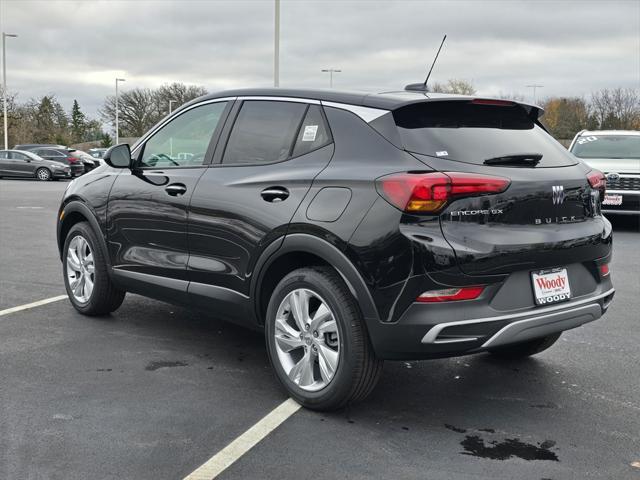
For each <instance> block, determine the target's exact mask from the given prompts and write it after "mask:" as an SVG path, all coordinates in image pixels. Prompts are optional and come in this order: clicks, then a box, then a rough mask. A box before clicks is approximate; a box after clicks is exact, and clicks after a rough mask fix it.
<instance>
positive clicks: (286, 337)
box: [275, 318, 304, 353]
mask: <svg viewBox="0 0 640 480" xmlns="http://www.w3.org/2000/svg"><path fill="white" fill-rule="evenodd" d="M275 336H276V342H278V345H279V346H280V348H281V349H282V350H283V351H285V352H287V353H288V352H290V351H291V350H295V349H296V348H300V347H303V346H304V342H303V341H302V339H301V338H300V332H299V331H297V330H296V329H295V328H293V327H292V326H291V325H289V324H288V323H287V321H286V320H284V319H283V318H277V319H276V332H275Z"/></svg>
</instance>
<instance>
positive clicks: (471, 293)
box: [416, 286, 484, 303]
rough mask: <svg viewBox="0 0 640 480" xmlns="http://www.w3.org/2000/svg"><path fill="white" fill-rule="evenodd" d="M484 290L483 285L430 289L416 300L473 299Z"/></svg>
mask: <svg viewBox="0 0 640 480" xmlns="http://www.w3.org/2000/svg"><path fill="white" fill-rule="evenodd" d="M483 290H484V287H483V286H473V287H459V288H444V289H442V290H429V291H427V292H424V293H423V294H422V295H420V296H419V297H418V298H416V301H417V302H421V303H436V302H455V301H458V300H473V299H475V298H478V297H479V296H480V294H481V293H482V292H483Z"/></svg>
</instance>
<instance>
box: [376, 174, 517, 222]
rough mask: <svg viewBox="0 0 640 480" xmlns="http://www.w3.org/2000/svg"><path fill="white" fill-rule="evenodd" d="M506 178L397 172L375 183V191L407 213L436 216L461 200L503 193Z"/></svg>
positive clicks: (506, 181)
mask: <svg viewBox="0 0 640 480" xmlns="http://www.w3.org/2000/svg"><path fill="white" fill-rule="evenodd" d="M510 183H511V181H510V180H509V179H508V178H503V177H495V176H490V175H481V174H476V173H463V172H445V173H440V172H432V173H397V174H392V175H387V176H385V177H381V178H379V179H378V181H377V187H378V192H379V193H380V195H382V196H383V197H384V198H385V199H386V200H387V201H388V202H389V203H391V204H392V205H394V206H396V207H398V208H399V209H400V210H402V211H405V212H407V213H437V212H439V211H440V210H442V208H443V207H444V206H445V205H446V204H447V202H449V201H451V200H454V199H456V198H461V197H471V196H477V195H487V194H494V193H501V192H504V191H505V190H506V189H507V188H508V187H509V184H510Z"/></svg>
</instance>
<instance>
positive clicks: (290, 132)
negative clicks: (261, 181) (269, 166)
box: [222, 100, 307, 164]
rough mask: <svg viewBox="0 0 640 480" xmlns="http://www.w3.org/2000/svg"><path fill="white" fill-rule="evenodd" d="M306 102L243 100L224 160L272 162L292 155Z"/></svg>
mask: <svg viewBox="0 0 640 480" xmlns="http://www.w3.org/2000/svg"><path fill="white" fill-rule="evenodd" d="M306 108H307V105H306V104H304V103H297V102H279V101H278V102H273V101H268V100H251V101H245V102H244V103H243V104H242V108H241V109H240V113H238V117H237V118H236V121H235V124H234V126H233V130H232V131H231V135H229V141H228V142H227V148H226V150H225V152H224V157H223V159H222V163H224V164H233V163H270V162H277V161H280V160H285V159H287V158H288V157H290V156H291V149H292V147H293V141H294V139H295V136H296V133H297V132H298V127H299V126H300V122H301V120H302V116H303V115H304V112H305V110H306Z"/></svg>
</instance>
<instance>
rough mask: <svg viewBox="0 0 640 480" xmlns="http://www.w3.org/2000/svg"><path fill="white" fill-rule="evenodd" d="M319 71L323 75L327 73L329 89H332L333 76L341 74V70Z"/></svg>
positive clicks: (328, 69)
mask: <svg viewBox="0 0 640 480" xmlns="http://www.w3.org/2000/svg"><path fill="white" fill-rule="evenodd" d="M321 71H322V72H323V73H327V72H328V73H329V88H333V74H334V73H340V72H342V70H339V69H337V68H324V69H322V70H321Z"/></svg>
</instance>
